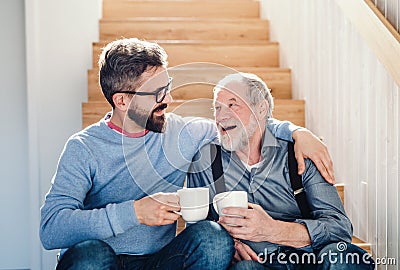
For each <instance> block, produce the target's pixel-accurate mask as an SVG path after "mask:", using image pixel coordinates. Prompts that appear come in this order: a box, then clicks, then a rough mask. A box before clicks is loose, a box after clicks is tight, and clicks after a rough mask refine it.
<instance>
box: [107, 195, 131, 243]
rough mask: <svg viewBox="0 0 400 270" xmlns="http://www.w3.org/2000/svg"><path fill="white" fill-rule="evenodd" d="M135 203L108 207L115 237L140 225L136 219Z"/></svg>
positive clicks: (127, 202)
mask: <svg viewBox="0 0 400 270" xmlns="http://www.w3.org/2000/svg"><path fill="white" fill-rule="evenodd" d="M133 203H134V201H133V200H131V201H126V202H123V203H118V204H110V205H107V207H106V208H107V214H108V218H109V220H110V224H111V227H112V230H113V232H114V235H118V234H121V233H124V232H126V231H127V230H129V229H131V228H132V227H133V226H135V225H139V221H138V220H137V218H136V213H135V207H134V206H133Z"/></svg>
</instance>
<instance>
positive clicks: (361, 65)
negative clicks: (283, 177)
mask: <svg viewBox="0 0 400 270" xmlns="http://www.w3.org/2000/svg"><path fill="white" fill-rule="evenodd" d="M262 7H263V9H262V16H263V17H267V18H268V19H270V21H271V39H272V40H275V41H278V42H280V60H281V66H282V67H289V68H292V75H293V96H294V98H299V99H305V100H306V125H307V127H308V128H309V129H311V130H312V131H314V132H315V133H316V134H318V135H320V136H322V137H323V138H324V140H325V142H326V144H327V145H328V147H329V149H330V152H331V155H332V158H333V161H334V164H335V173H336V174H335V175H336V178H337V180H338V181H339V182H344V183H345V207H346V211H347V213H348V215H349V216H350V218H351V220H352V222H353V225H354V232H355V235H357V236H359V237H361V238H362V239H363V240H366V241H368V242H370V243H372V244H373V247H372V248H373V252H374V254H375V255H376V256H378V257H392V258H397V263H400V261H399V257H400V256H399V251H400V249H399V241H400V236H399V226H398V223H399V221H400V217H399V205H400V204H399V203H400V202H399V199H398V193H399V191H400V186H399V180H400V173H399V171H400V163H399V158H398V157H399V154H400V142H399V140H400V139H399V137H400V136H399V128H400V126H399V120H400V118H399V114H400V106H399V104H400V93H399V91H400V90H399V86H398V85H396V84H395V83H394V81H393V80H392V78H391V77H390V76H389V75H388V73H387V72H386V70H385V69H384V67H383V66H382V64H381V63H380V62H379V61H378V60H377V58H376V57H375V55H374V54H373V53H372V52H371V50H370V49H369V48H368V46H367V45H366V44H365V42H364V41H363V40H362V38H361V37H360V35H359V34H358V33H357V31H356V30H355V29H354V28H353V26H352V25H351V24H350V23H349V21H348V19H347V18H346V17H344V15H343V13H342V11H341V10H340V8H339V7H338V6H337V5H336V3H335V1H334V0H325V1H306V0H303V1H300V0H299V1H292V0H263V1H262ZM380 268H381V269H386V268H385V267H384V266H381V267H380ZM387 269H395V267H394V266H390V267H388V268H387Z"/></svg>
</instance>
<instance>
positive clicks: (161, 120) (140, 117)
mask: <svg viewBox="0 0 400 270" xmlns="http://www.w3.org/2000/svg"><path fill="white" fill-rule="evenodd" d="M165 108H167V104H161V105H160V106H158V107H157V108H155V109H154V110H153V111H151V113H150V116H149V115H148V114H146V113H143V112H141V111H140V110H138V109H128V117H129V119H131V120H132V121H134V122H135V123H136V124H138V125H139V126H141V127H143V128H145V129H147V130H150V131H153V132H157V133H162V132H164V131H165V115H162V116H154V112H155V111H157V110H163V109H165Z"/></svg>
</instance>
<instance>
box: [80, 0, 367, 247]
mask: <svg viewBox="0 0 400 270" xmlns="http://www.w3.org/2000/svg"><path fill="white" fill-rule="evenodd" d="M259 5H260V3H259V1H257V0H218V1H216V0H103V18H102V19H101V20H100V22H99V24H100V25H99V26H100V27H99V29H100V41H98V42H95V43H93V68H92V69H91V70H89V71H88V102H86V103H83V104H82V115H83V116H82V118H83V119H82V125H83V127H87V126H88V125H90V124H92V123H95V122H97V121H99V119H100V118H101V117H103V116H104V115H105V113H106V112H108V111H111V107H110V105H109V104H108V103H107V102H106V101H105V99H104V97H103V94H102V93H101V90H100V87H99V83H98V67H97V61H98V56H99V55H100V52H101V48H102V47H103V46H104V45H105V44H107V43H108V42H110V41H112V40H115V39H119V38H122V37H126V38H130V37H137V38H140V39H146V40H149V41H155V42H157V43H159V44H160V45H161V46H162V47H163V48H164V49H165V50H166V52H167V54H168V62H169V69H168V72H169V73H170V76H171V77H173V78H174V80H173V90H172V92H171V94H172V96H173V98H174V102H173V104H171V105H170V106H169V107H168V110H169V111H173V112H175V113H177V114H180V115H183V116H203V117H209V118H213V115H212V110H211V108H212V98H213V94H212V89H213V87H214V86H215V84H216V82H218V81H219V80H220V79H221V78H222V77H223V76H224V75H227V74H230V73H234V72H237V71H241V72H250V73H255V74H257V75H258V76H259V77H260V78H262V79H263V80H264V81H265V82H266V83H267V85H268V87H269V88H271V91H272V95H273V96H274V100H275V109H274V112H273V115H274V117H275V118H277V119H281V120H289V121H291V122H293V123H295V124H297V125H301V126H305V115H304V108H305V103H304V100H293V99H292V94H291V86H292V85H291V71H290V69H286V68H280V66H279V43H278V42H274V41H270V40H269V22H268V21H267V20H262V19H260V18H259V14H260V6H259ZM338 191H339V194H342V195H341V196H342V197H343V187H342V186H339V187H338ZM341 192H342V193H341ZM183 228H184V223H183V222H182V220H181V221H180V222H179V226H178V232H179V231H180V230H182V229H183ZM354 242H355V243H357V242H359V243H360V245H361V244H363V243H361V242H362V241H361V240H359V239H354ZM368 247H369V246H363V248H365V249H366V250H367V249H368Z"/></svg>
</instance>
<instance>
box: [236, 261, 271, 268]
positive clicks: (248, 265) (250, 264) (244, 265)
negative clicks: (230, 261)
mask: <svg viewBox="0 0 400 270" xmlns="http://www.w3.org/2000/svg"><path fill="white" fill-rule="evenodd" d="M263 269H266V267H264V266H263V265H262V264H261V263H259V262H256V261H240V262H237V263H235V264H234V265H232V266H231V267H230V268H229V270H263Z"/></svg>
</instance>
